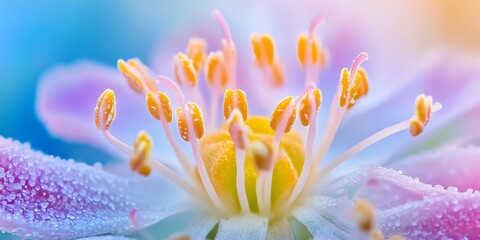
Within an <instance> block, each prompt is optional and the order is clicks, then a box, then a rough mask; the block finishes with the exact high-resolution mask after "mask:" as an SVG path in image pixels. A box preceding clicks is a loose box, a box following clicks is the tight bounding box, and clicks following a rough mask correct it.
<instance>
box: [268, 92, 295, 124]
mask: <svg viewBox="0 0 480 240" xmlns="http://www.w3.org/2000/svg"><path fill="white" fill-rule="evenodd" d="M292 101H293V97H292V96H288V97H286V98H284V99H282V100H281V101H280V102H279V103H278V104H277V106H276V107H275V110H274V111H273V113H272V116H271V118H270V127H271V128H272V129H273V130H277V127H279V124H280V122H281V121H282V120H283V119H284V118H285V117H288V120H287V122H286V125H285V129H284V131H283V132H284V133H288V132H289V131H290V129H291V128H292V125H293V123H294V122H295V114H296V108H295V107H294V106H293V105H292ZM289 108H292V109H291V111H289ZM284 114H289V116H285V117H284V116H283V115H284Z"/></svg>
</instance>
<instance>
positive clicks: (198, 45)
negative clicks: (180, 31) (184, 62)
mask: <svg viewBox="0 0 480 240" xmlns="http://www.w3.org/2000/svg"><path fill="white" fill-rule="evenodd" d="M206 46H207V43H206V42H205V40H203V39H201V38H191V39H190V40H189V41H188V45H187V50H186V54H187V56H188V58H190V59H192V61H193V67H194V68H195V71H196V72H197V74H198V72H200V70H202V67H203V64H204V62H205V57H206V53H205V51H206V48H207V47H206Z"/></svg>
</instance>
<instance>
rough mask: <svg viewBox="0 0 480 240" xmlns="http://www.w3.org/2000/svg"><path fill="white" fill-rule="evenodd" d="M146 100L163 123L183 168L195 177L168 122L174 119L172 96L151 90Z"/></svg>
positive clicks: (149, 108) (190, 175)
mask: <svg viewBox="0 0 480 240" xmlns="http://www.w3.org/2000/svg"><path fill="white" fill-rule="evenodd" d="M146 102H147V107H148V110H149V111H150V114H151V115H152V116H153V117H154V118H155V119H157V120H159V121H160V122H161V124H162V128H163V130H164V131H165V135H166V136H167V139H168V142H169V143H170V145H171V146H172V148H173V150H174V152H175V154H176V155H177V158H178V159H179V161H180V163H181V165H182V167H183V170H184V171H185V172H186V173H187V175H188V176H189V177H190V178H193V166H192V165H191V164H190V162H189V161H188V159H187V157H186V156H185V154H184V153H183V151H182V149H180V147H179V146H178V144H177V141H176V140H175V138H174V137H173V134H172V132H171V130H170V128H169V126H168V124H167V123H169V122H171V121H172V117H173V116H172V115H173V114H172V107H171V105H170V98H169V97H168V96H167V95H166V94H164V93H162V92H158V94H157V96H155V95H154V94H153V93H151V92H149V93H147V95H146Z"/></svg>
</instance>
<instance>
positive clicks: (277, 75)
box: [271, 61, 285, 87]
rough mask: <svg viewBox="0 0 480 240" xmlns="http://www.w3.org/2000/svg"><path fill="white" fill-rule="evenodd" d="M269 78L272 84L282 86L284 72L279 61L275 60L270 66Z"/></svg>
mask: <svg viewBox="0 0 480 240" xmlns="http://www.w3.org/2000/svg"><path fill="white" fill-rule="evenodd" d="M271 78H272V80H273V84H274V85H275V86H277V87H280V86H283V84H284V83H285V74H284V71H283V67H282V64H281V63H280V61H275V62H274V63H273V65H272V66H271Z"/></svg>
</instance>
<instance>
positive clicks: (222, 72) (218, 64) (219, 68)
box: [205, 51, 228, 89]
mask: <svg viewBox="0 0 480 240" xmlns="http://www.w3.org/2000/svg"><path fill="white" fill-rule="evenodd" d="M205 65H206V70H205V78H206V79H207V83H208V84H209V85H210V86H213V87H216V88H220V89H221V88H224V87H225V86H227V84H228V74H227V67H226V63H225V57H224V55H223V53H222V52H220V51H217V52H211V53H210V54H208V57H207V61H206V64H205Z"/></svg>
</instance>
